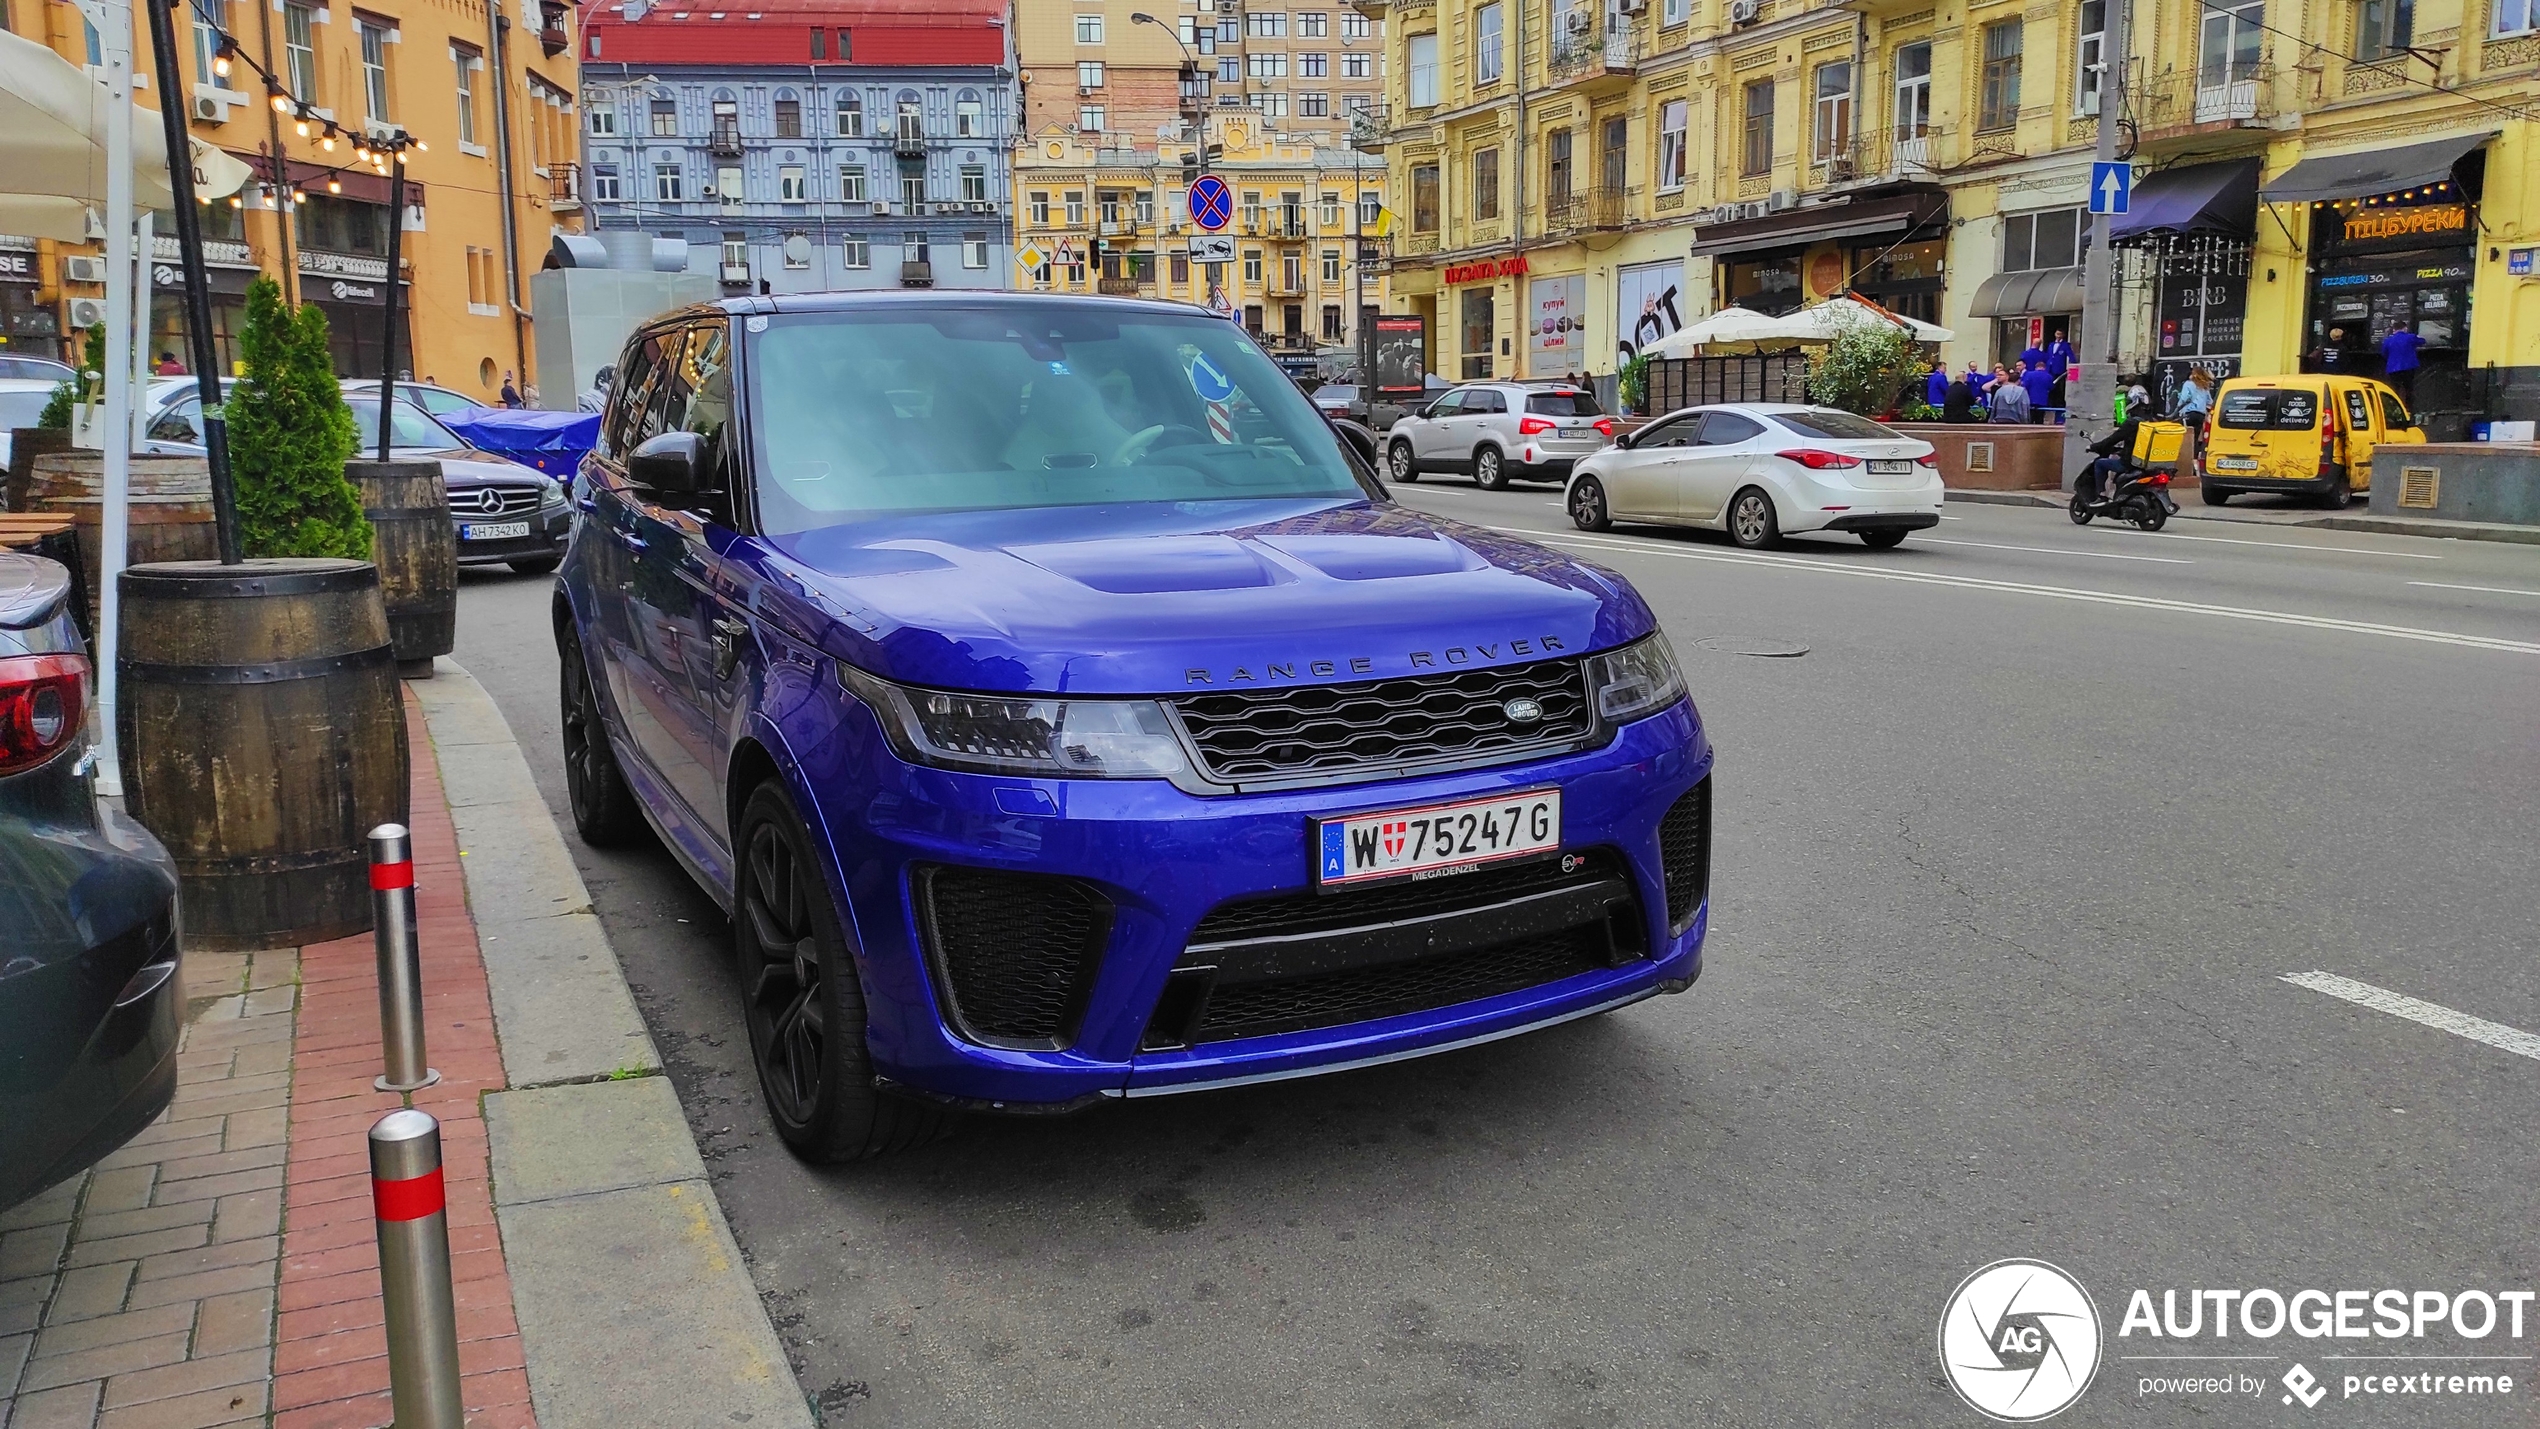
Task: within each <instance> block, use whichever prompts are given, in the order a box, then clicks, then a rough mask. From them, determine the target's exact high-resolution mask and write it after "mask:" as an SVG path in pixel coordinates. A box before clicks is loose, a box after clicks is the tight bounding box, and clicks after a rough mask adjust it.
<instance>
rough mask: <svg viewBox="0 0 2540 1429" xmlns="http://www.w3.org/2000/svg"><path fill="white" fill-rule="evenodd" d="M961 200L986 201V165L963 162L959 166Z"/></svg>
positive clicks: (971, 201) (967, 201)
mask: <svg viewBox="0 0 2540 1429" xmlns="http://www.w3.org/2000/svg"><path fill="white" fill-rule="evenodd" d="M961 201H962V202H964V203H986V202H987V201H988V166H987V165H985V164H964V165H962V166H961Z"/></svg>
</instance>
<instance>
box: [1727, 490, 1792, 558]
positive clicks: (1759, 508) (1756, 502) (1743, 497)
mask: <svg viewBox="0 0 2540 1429" xmlns="http://www.w3.org/2000/svg"><path fill="white" fill-rule="evenodd" d="M1781 538H1782V527H1781V518H1780V517H1778V516H1776V515H1775V514H1774V512H1773V498H1771V497H1769V496H1767V495H1765V494H1764V489H1763V488H1762V487H1760V486H1750V487H1747V488H1746V489H1745V490H1743V491H1740V492H1739V493H1738V494H1737V495H1735V496H1732V497H1730V498H1729V539H1730V540H1732V541H1735V542H1737V543H1738V544H1739V545H1740V546H1743V547H1745V548H1746V549H1747V550H1750V551H1761V550H1765V549H1767V548H1769V547H1772V546H1775V545H1779V544H1780V543H1781Z"/></svg>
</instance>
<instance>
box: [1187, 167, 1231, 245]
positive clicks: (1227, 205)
mask: <svg viewBox="0 0 2540 1429" xmlns="http://www.w3.org/2000/svg"><path fill="white" fill-rule="evenodd" d="M1234 216H1235V195H1234V193H1233V192H1232V191H1231V190H1229V189H1228V188H1227V187H1226V181H1225V180H1224V179H1221V178H1219V177H1217V176H1216V175H1215V174H1202V175H1200V176H1199V177H1198V178H1197V179H1195V180H1193V181H1192V183H1191V222H1193V223H1196V224H1198V225H1199V226H1200V227H1201V228H1203V229H1205V230H1207V231H1208V232H1210V233H1215V232H1216V231H1217V230H1219V229H1221V228H1224V227H1225V226H1226V224H1227V222H1228V220H1230V219H1232V218H1233V217H1234Z"/></svg>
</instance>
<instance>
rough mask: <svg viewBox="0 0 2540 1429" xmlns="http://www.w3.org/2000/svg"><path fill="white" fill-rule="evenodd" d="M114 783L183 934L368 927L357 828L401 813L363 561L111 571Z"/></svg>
mask: <svg viewBox="0 0 2540 1429" xmlns="http://www.w3.org/2000/svg"><path fill="white" fill-rule="evenodd" d="M122 591H123V645H122V650H121V658H120V659H119V660H118V661H117V668H118V670H119V672H120V679H121V689H120V692H119V695H118V697H117V702H116V710H115V732H116V738H117V739H118V741H119V743H120V750H119V753H120V755H121V758H122V764H123V779H124V797H125V800H126V802H127V804H128V806H129V807H130V809H131V811H132V813H133V815H134V817H136V818H138V819H140V820H141V822H142V823H143V824H144V825H145V826H147V827H148V828H149V830H150V831H151V832H152V833H154V834H157V835H158V836H159V841H160V842H161V843H163V844H165V845H167V849H168V853H169V854H170V855H171V856H173V857H174V858H175V860H176V868H177V875H178V877H179V879H180V880H181V882H182V885H183V897H184V907H185V937H186V945H187V946H188V947H202V948H215V949H237V948H269V947H286V946H292V945H297V944H304V943H316V942H324V941H326V940H327V939H330V938H341V937H346V936H349V935H351V934H354V933H358V932H361V931H363V930H364V929H367V928H368V927H370V925H371V911H370V907H371V904H370V875H369V868H368V849H367V836H368V834H369V832H370V830H371V829H372V828H373V827H374V826H376V825H379V824H383V823H404V822H406V796H407V776H408V767H407V750H406V719H405V710H404V708H403V705H402V699H403V693H402V690H401V687H400V686H399V684H398V682H397V667H396V657H395V653H394V651H393V650H392V648H391V647H390V645H389V642H388V613H387V610H386V608H385V606H383V605H382V604H381V601H380V597H379V573H378V571H377V570H376V569H375V568H374V567H372V566H371V565H370V563H369V562H367V561H344V560H328V559H282V560H259V561H247V562H244V563H242V564H239V565H235V566H224V565H221V564H219V563H218V562H215V561H174V562H162V563H158V564H152V565H142V566H134V567H132V568H131V569H128V570H126V571H125V572H124V573H123V585H122Z"/></svg>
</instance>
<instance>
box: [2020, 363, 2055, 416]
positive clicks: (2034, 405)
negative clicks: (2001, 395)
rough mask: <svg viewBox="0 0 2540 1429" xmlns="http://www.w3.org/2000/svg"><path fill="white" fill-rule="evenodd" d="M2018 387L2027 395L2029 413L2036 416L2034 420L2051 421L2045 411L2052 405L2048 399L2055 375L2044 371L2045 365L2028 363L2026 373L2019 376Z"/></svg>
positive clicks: (2052, 390) (2053, 388)
mask: <svg viewBox="0 0 2540 1429" xmlns="http://www.w3.org/2000/svg"><path fill="white" fill-rule="evenodd" d="M2020 386H2021V388H2022V389H2023V390H2025V391H2026V392H2027V393H2028V407H2029V411H2031V412H2032V413H2035V414H2036V415H2035V418H2034V420H2036V421H2040V422H2044V421H2051V420H2053V419H2052V418H2050V417H2049V416H2048V415H2047V412H2046V409H2047V408H2048V407H2049V406H2051V405H2053V404H2052V402H2051V401H2050V400H2049V398H2050V397H2051V396H2052V394H2053V393H2054V390H2055V374H2054V373H2052V372H2049V371H2047V370H2046V364H2045V363H2042V362H2032V363H2030V364H2029V368H2028V371H2026V372H2023V373H2021V374H2020Z"/></svg>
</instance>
